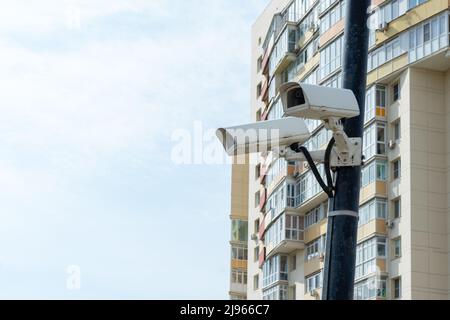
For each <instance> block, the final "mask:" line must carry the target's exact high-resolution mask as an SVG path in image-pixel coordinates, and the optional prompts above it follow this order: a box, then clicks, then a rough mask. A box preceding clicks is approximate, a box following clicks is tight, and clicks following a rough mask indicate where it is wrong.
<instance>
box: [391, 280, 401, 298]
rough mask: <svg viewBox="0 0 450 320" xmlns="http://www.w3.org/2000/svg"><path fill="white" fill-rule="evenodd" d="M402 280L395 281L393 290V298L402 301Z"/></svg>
mask: <svg viewBox="0 0 450 320" xmlns="http://www.w3.org/2000/svg"><path fill="white" fill-rule="evenodd" d="M401 281H402V280H401V278H397V279H394V280H393V284H392V288H393V290H392V291H393V298H394V299H400V297H401Z"/></svg>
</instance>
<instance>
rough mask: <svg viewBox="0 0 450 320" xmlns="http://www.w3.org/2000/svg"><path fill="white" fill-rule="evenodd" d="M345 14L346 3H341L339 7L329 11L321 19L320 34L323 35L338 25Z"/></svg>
mask: <svg viewBox="0 0 450 320" xmlns="http://www.w3.org/2000/svg"><path fill="white" fill-rule="evenodd" d="M344 13H345V6H344V1H341V2H340V3H339V4H338V5H336V6H335V7H334V8H333V9H331V10H330V11H328V12H327V13H326V14H325V15H324V16H323V17H322V18H321V19H320V32H321V33H322V34H323V33H325V32H326V31H327V30H328V29H330V28H331V27H332V26H334V25H335V24H336V23H338V22H339V21H340V20H341V19H342V17H343V16H344Z"/></svg>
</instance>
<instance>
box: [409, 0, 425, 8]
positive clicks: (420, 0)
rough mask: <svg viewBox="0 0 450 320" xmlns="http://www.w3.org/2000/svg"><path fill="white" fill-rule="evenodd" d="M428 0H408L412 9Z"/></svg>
mask: <svg viewBox="0 0 450 320" xmlns="http://www.w3.org/2000/svg"><path fill="white" fill-rule="evenodd" d="M427 1H428V0H408V9H412V8H414V7H416V6H418V5H419V4H422V3H424V2H427Z"/></svg>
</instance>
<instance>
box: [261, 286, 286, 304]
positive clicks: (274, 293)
mask: <svg viewBox="0 0 450 320" xmlns="http://www.w3.org/2000/svg"><path fill="white" fill-rule="evenodd" d="M287 298H288V285H287V284H280V285H277V286H274V287H272V288H269V289H266V290H263V300H287Z"/></svg>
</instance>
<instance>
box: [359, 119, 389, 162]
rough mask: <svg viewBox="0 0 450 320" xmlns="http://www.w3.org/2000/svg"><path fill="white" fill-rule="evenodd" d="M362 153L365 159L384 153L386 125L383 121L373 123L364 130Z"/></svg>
mask: <svg viewBox="0 0 450 320" xmlns="http://www.w3.org/2000/svg"><path fill="white" fill-rule="evenodd" d="M363 154H364V156H365V158H366V159H370V158H372V157H373V156H375V155H385V154H386V127H385V124H384V123H378V122H377V123H373V124H371V125H370V126H369V127H368V128H367V129H365V130H364V139H363Z"/></svg>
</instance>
